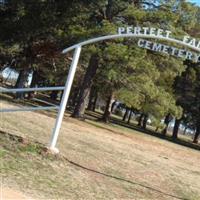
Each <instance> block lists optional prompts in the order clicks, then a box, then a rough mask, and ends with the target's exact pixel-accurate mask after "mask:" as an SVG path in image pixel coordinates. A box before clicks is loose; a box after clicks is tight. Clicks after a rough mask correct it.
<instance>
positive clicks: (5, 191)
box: [1, 187, 31, 200]
mask: <svg viewBox="0 0 200 200" xmlns="http://www.w3.org/2000/svg"><path fill="white" fill-rule="evenodd" d="M29 199H31V198H28V197H26V196H25V195H23V194H22V193H21V192H19V191H16V190H13V189H10V188H4V187H3V188H1V200H29Z"/></svg>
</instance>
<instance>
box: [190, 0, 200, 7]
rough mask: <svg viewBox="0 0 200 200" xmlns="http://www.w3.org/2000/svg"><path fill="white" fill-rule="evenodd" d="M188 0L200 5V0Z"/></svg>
mask: <svg viewBox="0 0 200 200" xmlns="http://www.w3.org/2000/svg"><path fill="white" fill-rule="evenodd" d="M188 1H190V2H192V3H196V4H197V5H199V6H200V0H188Z"/></svg>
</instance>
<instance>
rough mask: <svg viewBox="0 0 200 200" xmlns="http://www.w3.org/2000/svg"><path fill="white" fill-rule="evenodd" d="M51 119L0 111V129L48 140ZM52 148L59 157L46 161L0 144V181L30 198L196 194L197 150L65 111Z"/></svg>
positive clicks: (199, 195) (199, 178)
mask: <svg viewBox="0 0 200 200" xmlns="http://www.w3.org/2000/svg"><path fill="white" fill-rule="evenodd" d="M13 106H14V105H11V104H10V103H7V102H5V101H2V102H1V107H6V108H8V107H13ZM14 107H15V106H14ZM51 115H52V116H53V115H54V114H53V113H52V114H51ZM54 122H55V119H54V117H49V116H47V115H44V114H42V113H38V112H29V113H27V112H26V113H25V112H18V113H14V114H13V113H12V114H11V113H4V114H1V124H0V130H2V131H4V132H7V133H11V134H14V135H19V136H22V137H24V138H28V139H29V140H31V141H32V140H34V141H38V142H41V143H43V144H46V145H47V144H48V143H49V140H50V136H51V132H52V128H53V126H54ZM2 146H3V145H2ZM57 147H58V148H59V150H60V152H61V155H62V159H52V160H51V159H50V160H49V159H46V158H44V157H43V156H41V155H37V154H34V153H30V151H28V153H27V152H26V151H23V152H20V153H18V154H17V153H16V152H17V151H12V150H7V149H9V148H7V149H6V148H4V146H3V148H2V152H4V153H2V154H3V156H2V157H3V158H2V170H1V173H2V184H3V185H4V186H5V187H7V188H12V189H14V190H17V191H20V192H22V193H23V194H24V195H25V196H28V197H31V198H34V199H161V200H165V199H170V200H171V199H191V200H198V199H200V190H199V188H200V169H199V166H200V152H199V151H197V150H193V149H189V148H186V147H182V146H180V145H177V144H173V143H170V142H167V141H165V140H161V139H158V138H155V137H152V136H148V135H144V134H142V133H140V132H136V131H132V130H128V129H125V128H123V129H122V128H120V127H118V126H116V127H115V126H111V125H106V124H103V123H97V122H92V121H86V122H81V121H78V120H75V119H72V118H69V117H68V116H67V115H66V116H65V120H64V123H63V124H62V129H61V132H60V136H59V140H58V145H57ZM11 149H12V148H11ZM29 150H30V149H29Z"/></svg>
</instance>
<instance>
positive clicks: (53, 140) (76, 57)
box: [50, 33, 200, 152]
mask: <svg viewBox="0 0 200 200" xmlns="http://www.w3.org/2000/svg"><path fill="white" fill-rule="evenodd" d="M127 37H133V38H148V39H159V40H163V41H168V42H173V43H176V44H179V45H182V46H185V47H188V48H190V49H192V50H195V51H197V52H200V49H199V48H197V47H194V46H192V45H190V44H187V43H184V42H183V41H180V40H177V39H174V38H169V37H163V36H156V35H147V34H132V33H131V34H116V35H107V36H102V37H97V38H93V39H89V40H87V41H84V42H81V43H78V44H75V45H73V46H71V47H68V48H66V49H64V50H63V51H62V53H63V54H65V53H67V52H69V51H72V50H74V49H75V51H74V55H73V60H72V63H71V66H70V70H69V73H68V76H67V81H66V83H65V89H64V93H63V97H62V100H61V104H60V107H59V112H58V116H57V119H56V123H55V127H54V129H53V133H52V136H51V141H50V149H51V150H52V151H55V152H58V150H57V148H56V147H55V146H56V142H57V139H58V135H59V131H60V128H61V123H62V120H63V116H64V112H65V108H66V105H67V101H68V98H69V93H70V90H71V86H72V83H73V79H74V75H75V72H76V68H77V65H78V61H79V57H80V53H81V48H82V46H85V45H88V44H92V43H96V42H99V41H103V40H110V39H118V38H127Z"/></svg>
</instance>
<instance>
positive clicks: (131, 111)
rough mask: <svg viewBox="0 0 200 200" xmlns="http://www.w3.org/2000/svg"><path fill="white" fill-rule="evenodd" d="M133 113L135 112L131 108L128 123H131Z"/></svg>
mask: <svg viewBox="0 0 200 200" xmlns="http://www.w3.org/2000/svg"><path fill="white" fill-rule="evenodd" d="M132 113H133V110H132V109H131V110H130V112H129V116H128V121H127V123H128V124H130V121H131V117H132Z"/></svg>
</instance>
